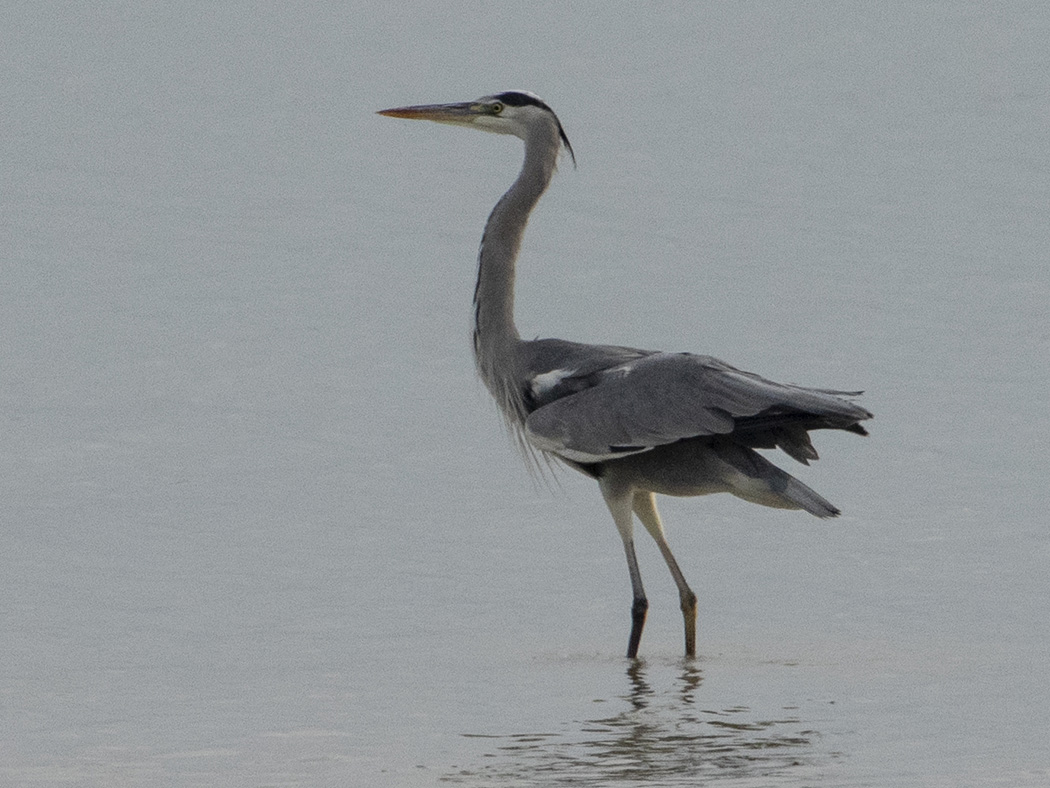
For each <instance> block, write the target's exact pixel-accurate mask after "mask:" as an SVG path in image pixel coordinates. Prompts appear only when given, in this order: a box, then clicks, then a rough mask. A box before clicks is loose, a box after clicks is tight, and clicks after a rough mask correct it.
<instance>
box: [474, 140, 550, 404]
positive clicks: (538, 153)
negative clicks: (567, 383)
mask: <svg viewBox="0 0 1050 788" xmlns="http://www.w3.org/2000/svg"><path fill="white" fill-rule="evenodd" d="M560 144H561V142H560V139H559V137H558V132H557V128H556V127H553V126H552V128H551V129H550V130H546V129H539V130H537V131H536V133H534V134H531V135H530V137H529V139H527V140H526V141H525V163H524V164H523V165H522V168H521V172H520V173H519V174H518V179H517V180H516V181H514V185H513V186H511V187H510V189H508V190H507V193H506V194H504V195H503V196H502V197H501V198H500V200H499V202H497V203H496V207H495V208H493V209H492V213H491V214H489V219H488V222H486V224H485V233H484V235H482V237H481V249H480V251H479V253H478V281H477V285H476V286H475V288H474V332H473V333H474V359H475V361H476V362H477V367H478V373H479V374H480V375H481V378H482V380H484V382H485V385H486V387H488V389H489V391H490V392H491V393H492V395H493V396H494V397H495V398H496V401H497V402H498V403H499V405H500V407H501V408H502V410H503V411H504V414H505V415H507V416H508V418H512V417H515V416H523V415H524V414H521V413H519V411H520V407H521V406H520V403H518V402H516V401H513V400H514V398H515V394H516V392H512V391H510V390H508V386H509V385H510V384H511V383H512V382H513V381H512V380H511V376H512V374H513V369H512V365H513V351H514V347H515V345H516V344H517V343H518V342H520V341H521V338H520V336H519V334H518V329H517V327H516V326H515V325H514V265H515V262H516V261H517V258H518V249H519V248H520V247H521V238H522V235H523V234H524V233H525V225H526V224H527V223H528V221H529V214H530V213H531V212H532V209H533V208H534V207H535V205H536V203H537V202H538V201H539V199H540V196H541V195H542V194H543V192H544V191H545V190H546V188H547V185H548V184H549V183H550V181H551V177H553V175H554V168H555V163H556V161H557V156H558V150H559V146H560ZM519 396H520V395H519Z"/></svg>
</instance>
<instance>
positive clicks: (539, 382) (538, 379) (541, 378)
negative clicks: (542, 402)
mask: <svg viewBox="0 0 1050 788" xmlns="http://www.w3.org/2000/svg"><path fill="white" fill-rule="evenodd" d="M575 374H576V370H575V369H552V370H551V371H550V372H544V373H543V374H542V375H536V376H535V377H534V378H533V379H532V383H530V384H529V388H530V389H531V390H532V396H533V397H535V398H536V399H542V397H543V395H544V394H546V393H547V392H548V391H550V390H551V389H553V388H555V387H556V386H557V385H558V384H559V383H561V382H562V381H563V380H565V378H568V377H572V376H573V375H575Z"/></svg>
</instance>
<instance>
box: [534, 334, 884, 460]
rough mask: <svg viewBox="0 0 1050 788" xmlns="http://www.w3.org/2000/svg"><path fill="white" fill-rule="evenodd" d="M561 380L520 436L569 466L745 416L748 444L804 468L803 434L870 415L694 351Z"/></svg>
mask: <svg viewBox="0 0 1050 788" xmlns="http://www.w3.org/2000/svg"><path fill="white" fill-rule="evenodd" d="M559 383H560V386H559V388H560V389H561V390H562V391H564V392H565V395H564V396H560V397H558V398H556V399H553V401H547V402H546V403H545V404H543V405H542V406H541V407H538V408H537V409H536V410H534V411H533V412H532V413H531V414H530V415H529V416H528V417H527V418H526V420H525V435H526V438H527V439H528V440H529V442H530V443H532V444H533V445H534V446H535V447H536V448H539V449H542V450H544V451H549V452H553V453H554V454H557V455H560V456H562V457H565V458H566V459H571V460H574V461H576V462H599V461H601V460H608V459H613V458H615V457H622V456H626V455H628V454H635V453H638V452H641V451H646V450H648V449H651V448H653V447H655V446H661V445H664V444H667V443H673V442H674V441H678V440H682V439H684V438H692V437H699V436H704V435H725V434H729V433H732V432H734V431H736V430H744V431H746V430H747V420H748V419H749V418H752V417H758V416H759V415H760V414H761V419H759V420H758V421H756V428H755V430H754V436H753V438H754V442H755V444H756V445H761V444H762V442H764V441H765V442H770V443H771V444H772V445H780V446H781V447H782V448H784V449H785V451H787V452H788V453H789V454H790V455H791V456H793V457H795V459H798V460H799V461H801V462H806V461H807V460H809V459H815V458H816V451H814V450H813V446H812V444H810V442H809V438H808V436H807V435H806V432H805V430H806V429H812V428H814V427H817V426H827V427H834V426H842V427H848V425H851V424H854V423H855V422H857V421H859V420H861V419H864V418H869V417H870V415H871V414H869V413H868V412H867V411H866V410H864V409H863V408H860V407H859V406H857V405H854V404H853V403H852V402H849V401H847V400H846V399H843V397H846V396H850V395H853V394H855V392H839V391H831V390H826V389H809V388H803V387H800V386H790V385H785V384H781V383H774V382H773V381H770V380H766V379H765V378H762V377H759V376H758V375H754V374H752V373H750V372H744V371H742V370H739V369H736V368H735V367H732V366H730V365H729V364H726V363H725V362H723V361H719V360H718V359H716V358H712V357H711V356H699V355H694V354H691V353H653V354H651V355H646V356H643V357H641V358H638V359H633V360H630V361H628V362H626V363H622V364H619V365H617V366H613V367H610V368H607V369H604V370H601V371H600V372H592V373H591V374H590V375H589V376H588V379H587V380H586V381H583V380H582V379H581V378H575V379H570V378H566V379H565V380H562V381H559ZM584 385H586V387H583V386H584ZM555 393H560V392H555ZM800 415H801V416H804V417H806V418H804V419H800V418H799V416H800ZM778 417H780V418H778ZM758 424H761V427H758V426H757V425H758ZM744 442H745V443H747V441H746V440H745V441H744Z"/></svg>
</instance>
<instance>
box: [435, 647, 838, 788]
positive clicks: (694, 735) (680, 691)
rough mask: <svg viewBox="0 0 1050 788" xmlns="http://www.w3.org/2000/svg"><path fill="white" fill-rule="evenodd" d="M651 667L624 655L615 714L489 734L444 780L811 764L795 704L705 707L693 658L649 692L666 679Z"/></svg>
mask: <svg viewBox="0 0 1050 788" xmlns="http://www.w3.org/2000/svg"><path fill="white" fill-rule="evenodd" d="M664 667H666V666H664ZM650 672H651V671H650V666H649V665H648V664H647V663H646V662H645V661H643V660H632V661H631V663H630V665H629V666H628V667H627V672H626V679H627V681H626V691H625V693H624V694H623V695H621V696H620V697H619V698H618V699H616V700H618V701H620V702H621V703H620V705H621V710H620V711H618V712H617V713H615V714H612V715H611V716H605V717H599V718H596V719H588V720H580V721H576V722H574V723H570V724H568V725H566V726H564V727H565V730H564V731H563V732H560V733H550V732H547V733H542V734H537V733H531V734H512V735H505V736H499V737H495V742H494V744H495V747H494V751H492V752H489V753H487V754H486V760H490V763H489V764H488V765H486V766H485V767H483V768H480V769H477V770H473V769H467V770H463V771H460V772H458V773H457V774H454V775H448V776H446V777H445V781H446V782H453V783H465V784H479V785H480V784H484V785H500V784H507V785H510V784H513V785H518V784H522V785H524V784H529V785H606V784H612V783H620V784H632V783H638V782H646V783H647V784H648V783H649V782H650V781H653V780H658V783H657V784H659V785H696V784H698V783H699V782H701V781H702V782H704V783H707V782H712V781H717V780H719V779H726V780H730V779H732V780H741V779H745V780H746V778H748V777H755V778H762V779H763V780H766V781H767V782H768V781H771V780H774V778H776V777H783V778H790V777H792V776H793V777H794V778H802V777H804V775H808V774H810V773H811V772H812V770H813V769H814V768H815V767H816V766H817V765H818V764H817V763H816V761H817V760H819V759H820V756H818V755H817V754H816V752H815V748H814V747H813V742H814V740H815V739H816V738H817V737H818V734H817V733H816V732H815V731H813V730H809V729H807V726H806V725H805V724H804V723H803V722H802V720H800V719H799V718H798V717H797V710H791V711H784V710H781V711H784V713H783V714H778V715H773V718H770V715H768V714H759V713H756V712H753V711H752V710H751V709H749V708H748V707H746V706H731V707H728V708H705V704H704V701H703V699H702V692H701V688H702V684H703V673H702V671H701V669H700V667H699V666H698V665H697V663H696V661H695V660H686V661H683V663H682V664H681V667H680V668H679V669H678V670H677V671H676V672H674V673H672V674H671V677H672V681H673V686H671V687H668V688H666V689H663V688H661V689H654V684H655V685H657V686H658V682H666V672H665V670H663V669H658V670H657V671H656V674H657V675H656V676H653V677H651V675H650ZM612 702H613V701H610V703H612Z"/></svg>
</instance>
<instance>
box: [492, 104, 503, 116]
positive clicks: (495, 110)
mask: <svg viewBox="0 0 1050 788" xmlns="http://www.w3.org/2000/svg"><path fill="white" fill-rule="evenodd" d="M501 112H503V105H502V104H500V103H499V102H498V101H497V102H496V103H495V104H493V105H492V114H493V115H499V114H500V113H501Z"/></svg>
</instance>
